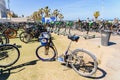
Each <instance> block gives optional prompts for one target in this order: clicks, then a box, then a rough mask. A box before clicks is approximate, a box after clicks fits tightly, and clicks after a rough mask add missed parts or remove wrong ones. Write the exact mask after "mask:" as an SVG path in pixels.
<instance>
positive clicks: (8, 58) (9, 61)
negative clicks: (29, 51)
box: [0, 44, 20, 68]
mask: <svg viewBox="0 0 120 80" xmlns="http://www.w3.org/2000/svg"><path fill="white" fill-rule="evenodd" d="M19 57H20V51H19V49H18V47H17V46H16V45H11V44H3V45H0V67H4V68H6V67H9V66H11V65H13V64H15V63H16V62H17V61H18V59H19Z"/></svg>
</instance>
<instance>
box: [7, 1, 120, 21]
mask: <svg viewBox="0 0 120 80" xmlns="http://www.w3.org/2000/svg"><path fill="white" fill-rule="evenodd" d="M6 2H7V0H6ZM6 6H8V5H7V3H6ZM45 6H49V8H50V9H51V12H52V11H53V10H54V9H58V10H59V11H60V12H61V13H62V14H63V15H64V17H65V18H64V19H65V20H76V19H78V18H80V19H86V18H87V17H89V18H90V19H92V18H93V13H94V12H95V11H99V12H100V17H99V19H100V18H104V19H114V18H115V17H118V18H120V10H119V8H120V0H10V9H11V10H12V11H14V12H15V13H16V14H18V15H19V16H21V15H22V14H23V15H25V16H29V15H31V14H32V13H33V12H34V11H37V10H38V9H40V8H44V7H45Z"/></svg>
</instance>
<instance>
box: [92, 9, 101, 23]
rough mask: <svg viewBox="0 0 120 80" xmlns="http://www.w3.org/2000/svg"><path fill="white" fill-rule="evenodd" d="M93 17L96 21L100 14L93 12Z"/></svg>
mask: <svg viewBox="0 0 120 80" xmlns="http://www.w3.org/2000/svg"><path fill="white" fill-rule="evenodd" d="M93 15H94V17H95V20H96V21H97V18H98V17H99V16H100V13H99V11H96V12H94V14H93Z"/></svg>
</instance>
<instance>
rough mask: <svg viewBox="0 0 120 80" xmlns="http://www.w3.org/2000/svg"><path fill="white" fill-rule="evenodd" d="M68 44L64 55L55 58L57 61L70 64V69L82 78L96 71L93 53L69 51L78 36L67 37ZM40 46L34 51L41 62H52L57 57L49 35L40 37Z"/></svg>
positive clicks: (43, 34)
mask: <svg viewBox="0 0 120 80" xmlns="http://www.w3.org/2000/svg"><path fill="white" fill-rule="evenodd" d="M68 39H70V40H71V41H70V43H69V45H68V47H67V50H66V51H65V52H64V54H62V55H60V56H58V57H57V60H58V61H59V62H61V63H65V64H66V65H68V64H70V65H71V67H72V69H74V70H75V71H76V72H77V73H78V74H79V75H81V76H84V77H89V76H91V75H93V74H94V73H95V72H96V70H97V66H98V64H97V58H96V57H95V56H94V55H93V53H91V52H89V51H87V50H84V49H80V48H79V49H75V50H74V51H71V50H70V47H71V44H72V42H77V41H78V40H79V36H77V35H71V36H68ZM40 42H41V45H40V46H38V47H37V49H36V56H37V57H38V58H39V59H40V60H42V61H52V60H55V57H56V56H57V52H56V51H57V50H56V49H55V47H54V43H53V42H52V37H51V35H50V33H48V32H44V33H42V34H41V36H40Z"/></svg>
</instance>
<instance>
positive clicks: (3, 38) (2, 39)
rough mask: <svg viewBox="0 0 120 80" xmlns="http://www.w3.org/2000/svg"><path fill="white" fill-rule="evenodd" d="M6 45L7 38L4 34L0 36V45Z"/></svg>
mask: <svg viewBox="0 0 120 80" xmlns="http://www.w3.org/2000/svg"><path fill="white" fill-rule="evenodd" d="M8 43H9V38H8V37H7V36H5V35H4V34H0V45H1V44H8Z"/></svg>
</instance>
